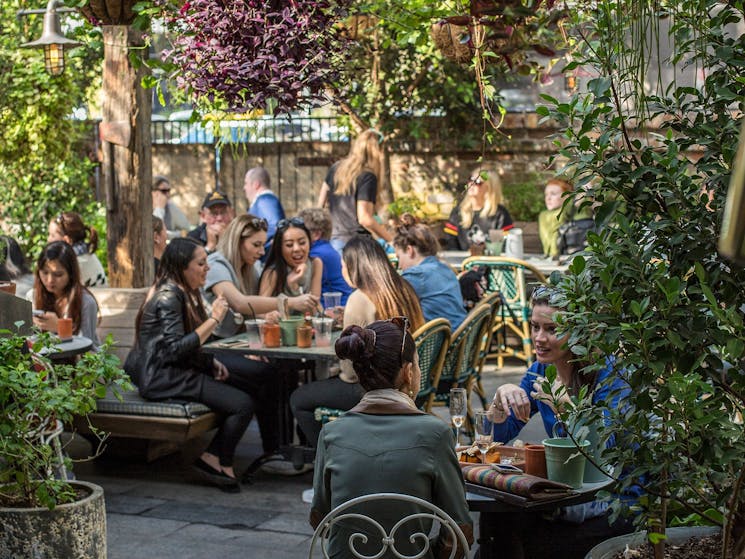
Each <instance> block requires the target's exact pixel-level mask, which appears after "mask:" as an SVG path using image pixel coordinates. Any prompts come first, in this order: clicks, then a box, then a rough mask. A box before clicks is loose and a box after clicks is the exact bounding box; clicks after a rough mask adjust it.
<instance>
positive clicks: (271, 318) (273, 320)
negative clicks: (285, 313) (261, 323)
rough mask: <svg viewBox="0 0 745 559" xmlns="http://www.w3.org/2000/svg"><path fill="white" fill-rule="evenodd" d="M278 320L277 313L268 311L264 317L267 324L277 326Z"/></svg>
mask: <svg viewBox="0 0 745 559" xmlns="http://www.w3.org/2000/svg"><path fill="white" fill-rule="evenodd" d="M280 318H281V317H280V315H279V311H269V312H268V313H266V314H265V315H264V320H265V321H266V323H267V324H279V319H280Z"/></svg>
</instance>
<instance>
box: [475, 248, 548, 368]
mask: <svg viewBox="0 0 745 559" xmlns="http://www.w3.org/2000/svg"><path fill="white" fill-rule="evenodd" d="M476 267H484V268H486V270H487V289H486V292H487V293H493V292H499V293H500V299H501V305H500V308H499V309H498V312H497V313H496V316H495V317H494V322H493V324H492V331H493V333H494V339H495V341H496V346H497V347H496V351H493V352H490V353H489V354H488V355H487V357H488V358H492V357H496V358H497V368H500V369H501V368H502V367H503V366H504V358H505V357H516V358H518V359H520V360H522V361H525V363H526V364H528V365H530V364H531V363H532V362H533V344H532V342H531V340H530V301H529V293H528V288H527V282H526V277H525V276H526V275H532V276H533V277H534V278H535V280H536V282H537V283H542V284H545V283H546V277H545V276H544V275H543V274H542V273H541V272H540V271H539V270H538V269H537V268H536V267H535V266H533V265H531V264H529V263H528V262H526V261H524V260H520V259H518V258H510V257H506V256H472V257H470V258H466V259H465V260H464V261H463V263H462V265H461V268H462V269H463V271H464V272H466V271H468V270H470V269H472V268H476ZM510 336H516V337H517V338H518V339H519V340H520V342H519V343H520V346H521V347H519V348H515V347H510V339H509V338H510Z"/></svg>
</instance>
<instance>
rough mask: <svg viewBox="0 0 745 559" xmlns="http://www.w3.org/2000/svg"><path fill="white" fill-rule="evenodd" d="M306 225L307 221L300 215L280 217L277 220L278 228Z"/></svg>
mask: <svg viewBox="0 0 745 559" xmlns="http://www.w3.org/2000/svg"><path fill="white" fill-rule="evenodd" d="M290 226H292V227H305V221H303V219H302V218H300V217H293V218H290V219H280V220H279V221H278V222H277V229H278V230H279V229H287V228H288V227H290Z"/></svg>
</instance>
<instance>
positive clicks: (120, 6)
mask: <svg viewBox="0 0 745 559" xmlns="http://www.w3.org/2000/svg"><path fill="white" fill-rule="evenodd" d="M136 3H137V0H89V1H88V3H87V4H85V5H84V6H82V7H80V8H79V9H80V12H81V13H82V14H83V15H84V16H85V17H86V18H88V20H89V21H90V22H91V23H93V24H94V25H129V24H130V23H132V22H133V21H134V19H135V13H134V11H133V9H132V8H134V5H135V4H136Z"/></svg>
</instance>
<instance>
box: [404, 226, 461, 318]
mask: <svg viewBox="0 0 745 559" xmlns="http://www.w3.org/2000/svg"><path fill="white" fill-rule="evenodd" d="M393 248H395V249H396V256H397V257H398V269H399V270H401V276H402V277H403V278H404V279H405V280H406V281H408V282H409V283H410V284H411V287H413V288H414V291H416V294H417V297H419V304H420V305H421V306H422V312H423V313H424V319H425V320H427V321H430V320H434V319H435V318H445V319H447V320H448V321H449V322H450V327H451V328H452V329H453V330H455V329H456V328H457V327H458V326H460V324H461V322H463V319H465V318H466V307H465V305H464V303H463V296H462V295H461V292H460V284H459V283H458V277H457V276H456V275H455V272H453V270H452V268H450V266H448V265H447V264H445V263H444V262H441V261H440V260H439V259H438V258H437V251H438V250H439V249H440V243H439V242H438V241H437V237H435V236H434V234H433V233H432V231H431V230H430V228H429V227H427V226H426V225H422V224H420V223H417V222H416V220H415V219H414V216H412V215H411V214H403V215H402V216H401V226H400V227H399V228H398V229H397V231H396V236H395V237H394V238H393Z"/></svg>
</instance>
